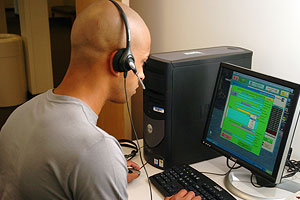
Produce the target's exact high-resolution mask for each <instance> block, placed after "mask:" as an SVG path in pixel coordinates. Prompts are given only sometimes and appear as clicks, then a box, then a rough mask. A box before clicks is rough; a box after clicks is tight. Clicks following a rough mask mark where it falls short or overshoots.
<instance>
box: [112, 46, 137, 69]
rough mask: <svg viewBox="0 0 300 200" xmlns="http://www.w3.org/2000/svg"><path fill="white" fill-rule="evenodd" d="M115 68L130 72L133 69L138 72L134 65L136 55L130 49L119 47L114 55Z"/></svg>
mask: <svg viewBox="0 0 300 200" xmlns="http://www.w3.org/2000/svg"><path fill="white" fill-rule="evenodd" d="M113 68H114V70H115V71H116V72H128V71H129V70H133V71H134V72H136V68H135V65H134V57H133V55H132V54H131V51H130V49H127V48H123V49H119V50H118V51H117V53H116V54H115V55H114V57H113Z"/></svg>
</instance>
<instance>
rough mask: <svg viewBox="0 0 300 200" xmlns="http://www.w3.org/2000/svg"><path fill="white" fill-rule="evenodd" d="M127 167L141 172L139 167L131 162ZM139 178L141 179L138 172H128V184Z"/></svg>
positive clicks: (128, 162)
mask: <svg viewBox="0 0 300 200" xmlns="http://www.w3.org/2000/svg"><path fill="white" fill-rule="evenodd" d="M127 167H133V169H135V170H140V167H139V165H138V164H136V163H135V162H133V161H130V160H128V161H127ZM137 177H139V174H138V173H137V172H135V171H131V172H128V175H127V183H130V182H131V181H132V180H134V179H136V178H137Z"/></svg>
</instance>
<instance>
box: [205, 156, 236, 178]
mask: <svg viewBox="0 0 300 200" xmlns="http://www.w3.org/2000/svg"><path fill="white" fill-rule="evenodd" d="M228 160H229V159H228V158H227V160H226V163H227V167H228V168H229V170H228V171H227V172H226V173H224V174H218V173H213V172H201V173H203V174H212V175H217V176H226V175H227V174H229V173H230V172H231V170H233V169H238V168H240V167H241V166H238V167H234V166H235V165H236V164H237V163H236V161H235V162H234V164H233V166H229V161H228Z"/></svg>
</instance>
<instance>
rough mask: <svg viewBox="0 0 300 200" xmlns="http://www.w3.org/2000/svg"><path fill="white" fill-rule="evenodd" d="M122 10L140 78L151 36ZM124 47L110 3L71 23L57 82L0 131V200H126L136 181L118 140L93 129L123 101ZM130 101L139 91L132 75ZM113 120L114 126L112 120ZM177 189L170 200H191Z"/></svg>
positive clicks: (116, 13)
mask: <svg viewBox="0 0 300 200" xmlns="http://www.w3.org/2000/svg"><path fill="white" fill-rule="evenodd" d="M120 5H121V7H122V8H123V9H124V11H125V13H126V15H127V18H128V21H129V25H130V28H131V36H132V41H131V50H132V53H133V55H134V58H135V64H136V67H137V71H138V74H139V77H140V78H141V79H143V78H144V74H143V70H142V66H143V63H144V62H145V61H146V60H147V58H148V56H149V52H150V33H149V30H148V28H147V26H146V25H145V23H144V21H143V20H142V19H141V18H140V16H139V15H138V14H137V13H136V12H134V11H133V10H132V9H130V8H128V7H126V6H124V5H123V4H120ZM125 46H126V35H125V29H124V24H123V20H122V18H121V17H120V13H119V11H118V10H117V8H116V7H115V6H114V5H113V4H112V2H110V1H96V2H95V3H93V4H92V5H90V6H89V7H87V8H86V9H85V10H84V11H82V12H81V13H80V15H79V16H77V18H76V20H75V22H74V25H73V28H72V32H71V59H70V64H69V67H68V71H67V73H66V75H65V77H64V79H63V81H62V83H61V84H60V85H59V86H58V87H57V88H55V89H54V90H49V91H47V92H45V93H43V94H41V95H39V96H37V97H35V98H33V99H32V100H30V101H28V102H26V103H25V104H23V105H22V106H20V107H19V108H18V109H16V111H15V112H13V113H12V115H11V116H10V117H9V119H8V120H7V122H6V124H5V125H4V126H3V127H2V129H1V132H0V199H1V200H4V199H5V200H6V199H14V200H19V199H26V200H29V199H84V200H89V199H127V198H128V196H127V192H126V186H127V182H130V181H132V180H133V179H135V178H137V177H138V175H137V173H129V174H128V170H127V166H132V167H134V168H135V169H139V166H138V165H137V164H136V163H133V162H127V163H126V160H125V159H124V156H123V153H122V150H121V148H120V145H119V144H118V142H117V140H116V139H115V138H114V137H112V136H111V135H109V134H107V133H106V132H104V131H103V130H101V129H100V128H98V127H97V126H96V122H97V118H98V115H99V113H100V111H101V109H102V107H103V105H104V104H105V102H107V101H112V102H116V103H124V102H126V98H125V94H124V77H123V73H120V72H117V71H115V70H114V68H113V65H112V60H113V57H114V55H115V53H116V52H117V50H119V49H121V48H124V47H125ZM126 80H127V81H126V88H127V94H128V96H129V97H131V96H132V95H133V94H135V92H136V89H137V88H138V80H137V77H136V76H135V75H134V74H133V72H132V71H130V72H128V76H127V79H126ZM112 120H113V119H112ZM194 196H195V195H194V193H193V192H189V193H187V191H185V190H182V191H180V192H179V193H178V194H177V195H174V196H173V197H170V198H171V199H180V198H181V197H182V198H184V199H192V198H194ZM170 198H166V199H170Z"/></svg>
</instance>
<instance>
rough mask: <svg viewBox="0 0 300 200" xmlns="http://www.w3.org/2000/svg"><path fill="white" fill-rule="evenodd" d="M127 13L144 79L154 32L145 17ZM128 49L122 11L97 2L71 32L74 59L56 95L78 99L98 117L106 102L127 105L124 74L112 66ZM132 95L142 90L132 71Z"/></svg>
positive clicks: (129, 81) (133, 48)
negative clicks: (114, 58) (119, 51)
mask: <svg viewBox="0 0 300 200" xmlns="http://www.w3.org/2000/svg"><path fill="white" fill-rule="evenodd" d="M118 4H119V5H120V6H121V7H122V9H123V10H124V12H125V14H126V16H127V19H128V24H129V27H130V33H131V52H132V54H133V56H134V59H135V65H136V68H137V71H138V76H139V78H140V79H143V78H144V74H143V69H142V66H143V63H144V62H145V61H146V60H147V58H148V56H149V52H150V43H151V38H150V33H149V30H148V28H147V26H146V24H145V23H144V21H143V20H142V18H141V17H140V16H139V15H138V14H137V13H136V12H135V11H134V10H132V9H131V8H129V7H128V6H126V5H123V4H122V3H119V2H118ZM125 47H126V31H125V25H124V21H123V19H122V16H121V14H120V12H119V10H118V8H117V7H116V6H115V5H114V4H113V3H112V2H110V1H109V0H96V1H95V2H94V3H92V4H91V5H90V6H88V7H86V8H85V9H84V10H82V11H81V12H80V14H79V15H78V16H77V17H76V19H75V21H74V24H73V27H72V31H71V60H70V64H69V67H68V70H67V73H66V75H65V77H64V79H63V81H62V83H61V84H60V85H59V86H58V87H57V88H56V89H55V93H57V94H63V95H68V96H73V97H77V98H79V99H81V100H83V101H84V102H86V103H87V104H88V105H89V106H90V107H91V108H92V109H93V110H94V111H95V112H96V113H97V114H99V113H100V111H101V109H102V107H103V105H104V103H105V102H106V101H113V102H117V103H124V102H125V95H124V78H123V73H120V72H116V71H115V70H114V69H113V66H112V60H113V57H114V55H115V53H116V52H117V51H118V50H119V49H122V48H125ZM126 80H127V81H126V88H127V94H128V96H129V97H130V96H132V95H133V94H134V93H135V92H136V89H137V88H138V80H137V77H136V76H135V75H134V73H133V72H132V71H129V72H128V76H127V79H126Z"/></svg>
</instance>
